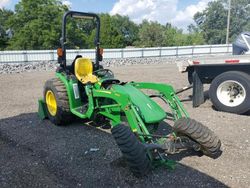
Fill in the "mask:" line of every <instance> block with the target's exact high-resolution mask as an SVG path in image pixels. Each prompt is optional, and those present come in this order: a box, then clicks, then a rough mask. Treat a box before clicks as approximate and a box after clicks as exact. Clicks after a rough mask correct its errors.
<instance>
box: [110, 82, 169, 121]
mask: <svg viewBox="0 0 250 188" xmlns="http://www.w3.org/2000/svg"><path fill="white" fill-rule="evenodd" d="M112 88H113V89H114V90H115V91H117V92H119V93H122V94H125V95H128V96H129V97H130V100H131V102H132V103H133V105H134V106H135V108H136V110H137V112H138V114H139V115H140V117H141V118H142V119H143V121H144V122H145V123H157V122H159V121H161V120H163V119H164V118H165V117H166V112H165V111H164V110H163V109H162V108H161V107H160V106H159V105H158V104H157V103H156V102H155V101H153V100H152V99H151V98H150V97H148V96H147V95H145V94H144V93H143V92H142V91H140V90H139V89H137V88H135V87H134V86H132V85H130V84H126V85H113V86H112Z"/></svg>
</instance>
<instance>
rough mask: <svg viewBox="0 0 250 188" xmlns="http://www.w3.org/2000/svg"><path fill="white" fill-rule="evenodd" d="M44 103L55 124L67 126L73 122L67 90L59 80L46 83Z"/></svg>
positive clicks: (55, 79)
mask: <svg viewBox="0 0 250 188" xmlns="http://www.w3.org/2000/svg"><path fill="white" fill-rule="evenodd" d="M44 101H45V104H46V111H47V114H48V118H49V120H50V121H51V122H52V123H53V124H55V125H65V124H68V123H69V122H70V121H71V120H72V118H73V115H72V114H71V112H70V107H69V99H68V94H67V90H66V87H65V86H64V84H63V83H62V81H61V80H59V79H58V78H53V79H50V80H47V81H46V83H45V86H44Z"/></svg>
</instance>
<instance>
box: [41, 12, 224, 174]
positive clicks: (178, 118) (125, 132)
mask: <svg viewBox="0 0 250 188" xmlns="http://www.w3.org/2000/svg"><path fill="white" fill-rule="evenodd" d="M69 16H70V17H75V18H87V19H94V21H95V23H96V38H95V45H96V59H95V62H92V61H91V60H90V59H88V58H85V57H84V58H83V57H80V56H77V58H76V59H75V60H74V62H73V63H72V64H71V65H67V64H66V47H65V45H66V23H67V17H69ZM99 36H100V19H99V17H98V15H96V14H92V13H81V12H75V11H68V12H66V13H65V15H64V17H63V26H62V38H61V45H62V48H60V49H58V61H59V64H60V66H59V68H58V69H57V71H56V75H55V76H56V78H53V79H51V80H48V81H47V82H46V83H45V86H44V98H43V99H40V100H39V115H40V117H41V118H42V119H45V118H48V119H49V120H50V121H51V122H52V123H54V124H56V125H64V124H68V123H70V122H71V120H72V119H73V118H75V117H79V118H82V119H89V120H91V121H93V122H95V125H97V126H106V127H107V126H108V127H110V129H111V133H112V135H113V137H114V139H115V141H116V143H117V145H118V146H119V148H120V150H121V152H122V154H123V156H124V158H125V159H126V161H127V163H128V165H129V167H130V169H131V171H132V172H133V173H134V174H135V175H136V176H141V175H144V174H145V173H147V172H148V170H149V169H150V168H151V167H152V166H154V165H156V164H165V165H167V166H168V167H172V165H171V162H170V161H169V160H167V159H166V156H167V155H169V154H175V153H178V152H179V151H180V150H186V149H194V150H196V151H200V152H203V154H205V155H207V156H209V157H212V158H217V157H218V156H219V155H220V154H221V150H220V146H221V142H220V140H219V138H218V137H217V136H216V135H215V134H214V133H213V132H212V131H211V130H209V129H208V128H207V127H205V126H204V125H202V124H201V123H199V122H197V121H195V120H193V119H190V118H189V116H188V113H187V112H186V111H185V109H184V108H183V105H182V103H181V102H180V100H179V99H178V97H177V96H176V94H175V91H174V89H173V87H172V86H170V85H168V84H160V83H147V82H139V83H138V82H128V83H125V82H121V81H120V80H118V79H115V78H114V74H113V72H112V71H111V70H109V69H103V67H101V66H100V65H99V61H101V60H102V49H100V48H99V44H100V42H99ZM144 89H150V90H154V91H156V93H157V94H154V95H147V94H146V93H144V92H143V90H144ZM155 97H157V98H160V99H161V100H162V101H163V102H164V103H166V104H167V105H168V106H169V109H171V110H170V113H169V112H168V113H166V111H165V110H164V109H163V108H162V107H161V106H160V105H159V104H158V103H156V102H155V100H153V98H155ZM167 118H168V119H172V120H173V122H174V125H173V127H172V128H173V131H172V132H171V133H170V134H168V135H162V134H158V133H157V126H158V125H159V124H160V122H162V121H164V120H165V119H167ZM152 127H153V128H152Z"/></svg>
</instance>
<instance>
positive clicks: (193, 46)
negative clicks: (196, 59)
mask: <svg viewBox="0 0 250 188" xmlns="http://www.w3.org/2000/svg"><path fill="white" fill-rule="evenodd" d="M193 56H194V46H192V57H193Z"/></svg>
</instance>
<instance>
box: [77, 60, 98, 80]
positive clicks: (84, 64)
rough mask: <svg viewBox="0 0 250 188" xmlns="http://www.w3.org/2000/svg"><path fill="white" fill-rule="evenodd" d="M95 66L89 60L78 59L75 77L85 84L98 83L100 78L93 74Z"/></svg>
mask: <svg viewBox="0 0 250 188" xmlns="http://www.w3.org/2000/svg"><path fill="white" fill-rule="evenodd" d="M92 73H93V64H92V62H91V60H90V59H88V58H77V59H76V61H75V76H76V77H77V79H78V80H79V81H80V82H82V83H83V84H87V83H92V84H94V83H96V82H98V78H97V77H96V76H95V75H93V74H92Z"/></svg>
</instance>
